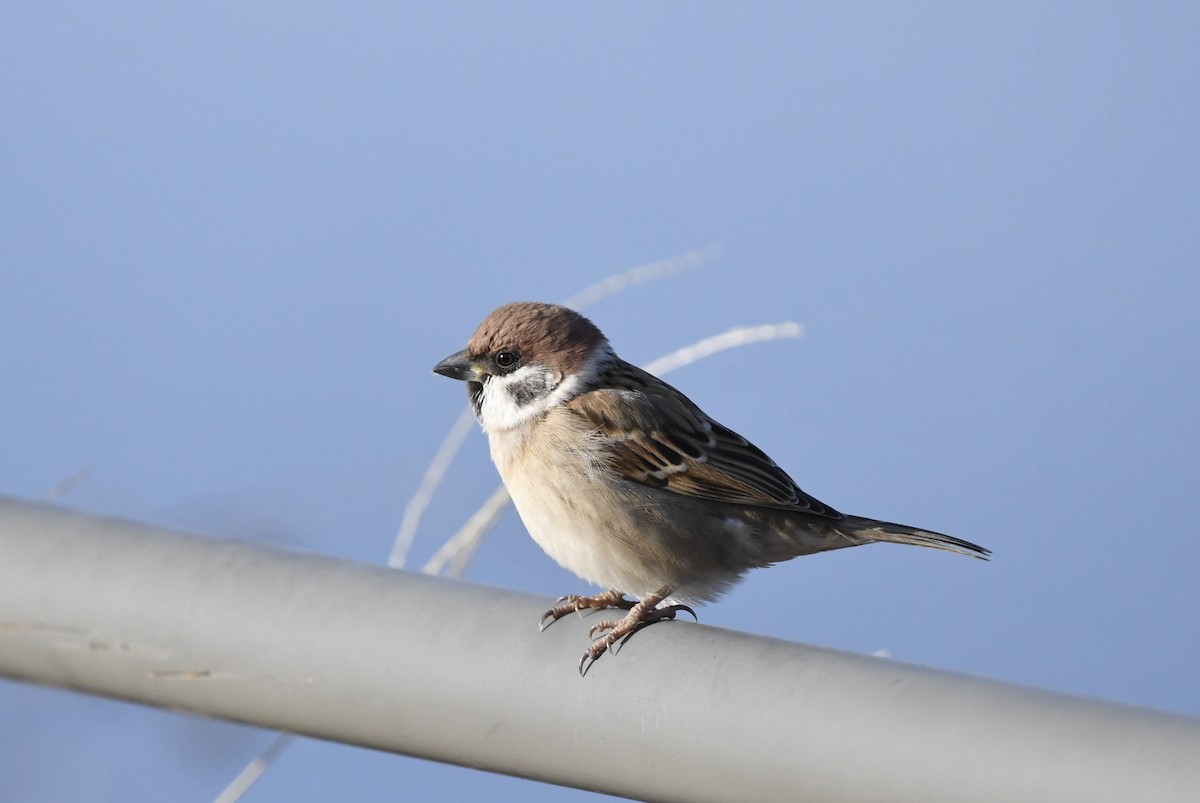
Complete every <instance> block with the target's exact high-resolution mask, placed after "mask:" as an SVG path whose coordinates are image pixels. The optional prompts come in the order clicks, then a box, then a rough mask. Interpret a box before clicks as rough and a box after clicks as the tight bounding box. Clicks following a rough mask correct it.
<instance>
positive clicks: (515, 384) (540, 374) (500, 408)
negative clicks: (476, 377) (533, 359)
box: [479, 365, 554, 432]
mask: <svg viewBox="0 0 1200 803" xmlns="http://www.w3.org/2000/svg"><path fill="white" fill-rule="evenodd" d="M522 386H523V387H525V388H529V390H526V391H525V393H524V394H522V393H519V392H515V391H517V390H518V388H519V387H522ZM553 388H554V377H553V375H552V374H551V372H550V370H549V369H548V368H546V367H545V366H541V365H526V366H522V367H521V368H518V369H517V370H515V371H513V372H512V373H511V374H507V375H506V376H493V377H489V378H488V380H487V381H486V382H484V383H483V396H482V399H481V402H480V405H479V423H480V425H481V426H482V427H483V429H484V431H486V432H502V431H504V430H508V429H513V428H515V427H519V426H520V425H521V424H523V423H525V422H526V421H528V420H529V419H531V418H533V417H535V416H538V415H541V414H542V413H543V412H545V411H546V410H548V409H549V408H550V406H551V404H552V403H553V401H552V400H553V399H554V394H553V393H552V392H551V390H552V389H553ZM523 396H524V398H528V401H524V403H522V401H520V400H519V399H522V397H523Z"/></svg>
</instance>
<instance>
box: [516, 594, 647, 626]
mask: <svg viewBox="0 0 1200 803" xmlns="http://www.w3.org/2000/svg"><path fill="white" fill-rule="evenodd" d="M635 604H636V603H634V601H633V600H630V599H625V594H624V593H622V592H620V591H618V590H617V589H615V588H610V589H608V590H607V591H605V592H604V593H603V594H596V595H595V596H594V597H584V596H581V595H579V594H567V595H566V596H563V597H559V598H558V600H557V604H556V605H555V606H554V607H553V608H551V609H550V610H548V611H546V612H545V613H543V614H542V620H541V623H540V625H539V629H540V630H545V629H546V628H547V627H549V626H550V625H552V624H554V623H555V622H557V621H558V620H559V619H561V618H563V617H564V616H566V615H567V614H568V613H578V612H579V611H582V610H583V609H585V608H597V609H600V608H623V609H624V610H629V609H630V608H632V607H633V606H634V605H635ZM547 619H548V620H549V621H546V620H547Z"/></svg>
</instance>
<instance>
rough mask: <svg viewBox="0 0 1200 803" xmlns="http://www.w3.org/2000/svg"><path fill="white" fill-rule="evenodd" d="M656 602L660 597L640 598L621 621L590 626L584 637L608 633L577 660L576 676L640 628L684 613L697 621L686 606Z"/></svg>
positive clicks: (593, 642)
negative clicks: (662, 604) (665, 604)
mask: <svg viewBox="0 0 1200 803" xmlns="http://www.w3.org/2000/svg"><path fill="white" fill-rule="evenodd" d="M660 600H661V597H660V598H659V599H654V598H647V599H644V600H642V601H641V602H639V603H637V604H636V605H633V606H632V607H630V609H629V613H628V614H627V615H626V616H625V618H624V619H610V620H607V621H604V622H601V623H599V624H597V625H594V626H593V627H592V628H591V629H590V630H588V635H589V636H592V637H596V635H597V634H598V633H604V631H606V630H607V631H608V632H607V633H604V635H602V636H599V637H597V638H595V640H594V641H592V644H591V646H590V647H588V648H587V650H586V651H585V652H584V653H583V657H582V658H580V659H579V674H580V675H586V674H587V670H588V669H589V668H591V665H592V664H594V663H595V662H596V660H597V659H598V658H599V657H600V656H601V655H603V654H604V653H605V652H608V651H609V648H610V647H612V646H613V645H614V644H616V643H617V642H618V641H620V642H621V644H624V643H625V642H626V641H628V640H629V638H630V637H631V636H632V635H633V634H634V633H636V632H638V631H639V630H641V629H642V628H643V627H646V626H648V625H652V624H654V623H655V622H661V621H662V620H664V619H674V618H675V614H677V613H678V612H679V611H685V612H687V613H689V614H691V615H692V618H693V619H696V620H697V621H699V618H698V617H697V616H696V612H695V611H693V610H692V609H691V608H689V607H688V606H687V605H668V606H666V607H665V608H657V607H655V606H656V605H657V604H658V603H659V601H660ZM612 652H613V653H614V654H615V653H616V650H615V649H613V650H612Z"/></svg>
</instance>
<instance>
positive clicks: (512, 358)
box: [496, 350, 521, 368]
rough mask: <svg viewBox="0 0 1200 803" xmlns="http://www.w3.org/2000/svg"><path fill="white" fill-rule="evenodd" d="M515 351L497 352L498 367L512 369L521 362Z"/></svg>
mask: <svg viewBox="0 0 1200 803" xmlns="http://www.w3.org/2000/svg"><path fill="white" fill-rule="evenodd" d="M520 359H521V358H520V357H519V356H517V353H516V352H515V351H507V350H506V351H499V352H496V365H498V366H500V367H501V368H512V367H513V366H514V365H516V364H517V363H518V362H519V361H520Z"/></svg>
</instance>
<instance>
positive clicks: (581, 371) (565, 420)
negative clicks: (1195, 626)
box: [433, 302, 990, 674]
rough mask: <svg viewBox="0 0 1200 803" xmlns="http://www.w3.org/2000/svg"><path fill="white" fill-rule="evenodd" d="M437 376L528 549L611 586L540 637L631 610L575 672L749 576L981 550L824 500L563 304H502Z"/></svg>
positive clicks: (550, 617)
mask: <svg viewBox="0 0 1200 803" xmlns="http://www.w3.org/2000/svg"><path fill="white" fill-rule="evenodd" d="M433 370H434V372H436V373H438V374H441V375H442V376H447V377H450V378H451V379H458V380H462V381H465V382H466V383H467V392H468V395H469V397H470V401H471V407H472V408H473V410H474V411H475V416H476V418H477V419H478V421H479V424H480V425H481V427H482V428H483V431H484V432H485V433H486V434H487V438H488V444H489V447H490V449H491V456H492V461H493V462H494V463H495V465H496V469H497V470H498V471H499V472H500V476H501V478H502V479H503V480H504V484H505V486H506V487H507V488H508V491H509V493H510V494H511V496H512V499H513V503H514V504H515V505H516V508H517V511H518V513H520V516H521V520H522V521H523V522H524V524H525V527H526V528H527V529H528V530H529V534H530V535H531V536H532V537H533V540H534V541H536V542H537V544H538V545H539V546H540V547H541V548H542V549H543V550H545V552H546V554H548V555H549V556H550V557H551V558H553V559H554V560H555V561H556V562H557V563H558V564H559V565H560V566H563V567H564V568H566V569H569V570H570V571H572V572H574V573H575V574H576V575H578V576H579V577H581V578H582V579H584V580H586V581H588V582H589V583H592V584H595V585H598V586H600V587H602V588H607V589H608V590H607V591H605V592H604V593H601V594H596V595H592V596H584V595H576V594H571V595H567V596H565V597H561V598H560V599H559V600H558V603H557V604H556V605H555V607H553V608H551V609H550V610H548V611H546V613H545V614H544V615H543V617H542V621H541V625H542V628H543V629H544V628H545V627H546V626H547V625H548V624H550V623H552V622H554V621H556V620H558V619H559V618H561V617H562V616H565V615H567V614H569V613H572V612H578V611H582V610H583V609H586V608H597V609H603V608H618V609H624V610H627V611H628V613H627V614H626V615H625V616H624V617H623V618H620V619H613V620H606V621H602V622H600V623H599V624H597V625H595V626H594V627H592V628H591V630H590V631H589V634H588V635H589V637H590V638H593V639H594V640H593V641H592V642H591V644H590V645H589V647H588V649H587V651H586V652H585V653H584V655H583V658H582V659H581V660H580V662H579V671H580V673H581V674H584V673H586V670H587V668H588V667H590V665H591V664H592V663H594V662H595V661H596V660H597V659H598V658H599V657H600V656H601V655H603V654H604V652H605V651H607V650H608V649H609V648H610V647H612V645H613V644H615V643H616V642H617V641H618V640H620V639H624V638H627V637H628V636H631V635H632V634H633V633H635V632H636V631H638V630H640V629H641V628H642V627H645V626H646V625H648V624H651V623H653V622H658V621H661V620H663V619H673V618H675V614H676V613H678V612H680V611H686V612H687V613H689V614H691V615H692V616H693V617H694V616H695V612H694V611H693V610H692V609H691V607H690V605H693V604H697V603H701V602H710V601H713V600H715V599H717V598H718V597H720V596H721V595H722V594H723V593H724V592H725V591H726V590H728V589H729V588H730V586H732V585H733V584H734V583H735V582H737V581H738V580H739V579H740V578H741V577H742V575H744V574H745V573H746V572H747V571H748V570H750V569H753V568H757V567H760V566H770V565H771V564H774V563H778V562H779V561H784V560H789V559H790V558H794V557H797V556H799V555H810V554H813V553H815V552H824V551H826V550H830V549H841V548H843V547H851V546H859V545H861V544H870V543H874V542H877V541H881V542H887V543H893V544H912V545H915V546H923V547H932V548H934V549H944V550H947V551H949V552H956V553H959V554H962V555H969V556H972V557H976V558H982V559H986V558H987V556H988V555H989V554H990V552H989V550H987V549H984V548H983V547H981V546H977V545H976V544H972V543H970V542H969V541H964V540H961V539H959V538H954V537H952V536H949V535H943V534H941V533H936V532H932V531H930V530H922V529H918V528H916V527H909V526H907V525H904V524H893V523H892V522H886V521H876V520H874V519H868V518H863V517H861V516H851V515H846V514H843V513H840V512H838V511H837V510H834V509H833V508H832V507H830V506H829V505H827V504H825V503H823V502H820V501H818V500H817V499H816V498H814V497H812V496H810V495H809V494H807V493H805V492H804V491H802V490H801V489H800V487H799V486H798V485H796V483H795V482H794V481H793V480H792V478H791V477H789V476H788V475H787V473H786V472H785V471H784V470H783V469H781V468H780V467H779V466H778V465H776V464H775V462H774V461H773V460H772V459H771V458H770V457H768V456H767V455H766V454H765V453H763V452H762V450H760V449H759V448H758V447H756V446H755V445H754V444H752V443H750V442H749V441H748V440H746V439H745V438H743V437H742V436H741V435H738V434H737V433H736V432H734V431H733V430H731V429H729V428H727V427H725V426H723V425H722V424H720V423H719V422H717V421H716V420H714V419H713V418H712V417H711V416H709V415H707V414H706V413H705V412H704V411H703V410H701V409H700V408H699V407H697V406H696V405H695V404H694V403H693V402H692V401H691V400H690V399H689V398H688V397H687V396H685V395H683V394H682V393H680V392H679V391H678V390H676V389H675V388H673V387H672V386H671V385H668V384H667V383H666V382H664V381H662V380H661V379H659V378H657V377H655V376H653V375H651V374H649V373H647V372H646V371H643V370H642V369H640V368H638V367H637V366H635V365H632V364H630V363H628V362H626V361H625V360H623V359H621V358H620V357H618V356H617V354H616V353H615V352H614V351H613V349H612V347H611V346H610V345H609V342H608V339H607V338H606V337H605V336H604V335H603V334H602V333H601V331H600V330H599V329H598V328H597V327H596V326H595V324H593V323H592V322H591V321H589V320H588V319H587V318H585V317H584V316H582V315H580V314H579V313H578V312H575V311H574V310H571V309H568V308H566V307H563V306H558V305H554V304H542V303H537V302H517V303H512V304H505V305H504V306H502V307H500V308H498V309H497V310H495V311H494V312H492V313H491V314H490V315H488V316H487V318H485V319H484V321H483V323H481V324H480V325H479V328H478V329H476V330H475V334H474V335H472V337H471V339H470V341H469V342H468V343H467V347H466V348H465V349H463V350H462V351H459V352H457V353H456V354H452V355H450V356H449V357H447V358H446V359H444V360H442V361H441V362H439V363H438V364H437V365H436V366H435V367H434V369H433ZM626 595H628V596H629V597H632V599H629V598H627V596H626ZM622 643H623V642H622Z"/></svg>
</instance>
